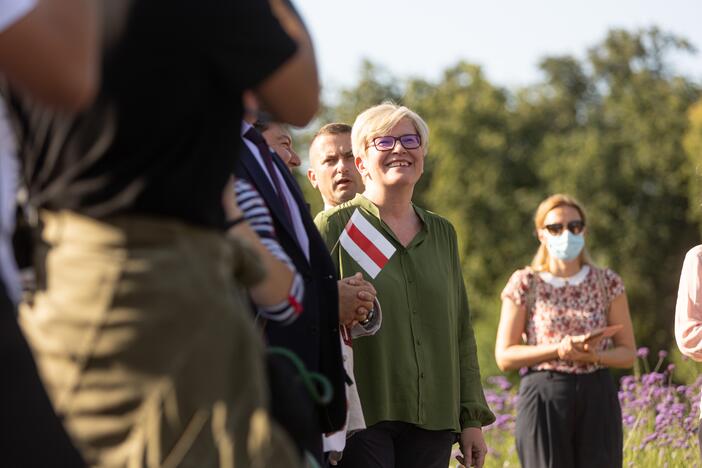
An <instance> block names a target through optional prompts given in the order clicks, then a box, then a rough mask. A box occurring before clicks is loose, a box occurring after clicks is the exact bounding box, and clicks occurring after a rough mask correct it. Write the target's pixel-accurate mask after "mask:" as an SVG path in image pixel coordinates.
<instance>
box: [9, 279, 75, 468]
mask: <svg viewBox="0 0 702 468" xmlns="http://www.w3.org/2000/svg"><path fill="white" fill-rule="evenodd" d="M0 369H2V370H1V372H2V375H0V459H1V460H2V461H0V465H2V466H22V467H49V466H50V467H66V468H69V467H70V468H73V467H80V466H84V463H83V461H82V459H81V457H80V455H79V454H78V451H77V450H76V449H75V448H74V447H73V445H72V444H71V441H70V440H69V438H68V435H67V434H66V431H65V430H64V429H63V426H62V425H61V422H60V421H59V419H58V417H56V414H55V413H54V410H53V408H52V406H51V403H50V402H49V397H48V396H47V394H46V392H45V391H44V387H43V386H42V384H41V381H40V380H39V375H38V373H37V369H36V366H35V365H34V359H33V358H32V355H31V353H30V351H29V346H28V345H27V342H26V341H25V339H24V335H22V332H21V331H20V328H19V325H18V324H17V318H16V316H15V307H14V305H13V304H12V302H11V301H10V298H9V297H8V296H7V294H6V290H5V287H4V285H3V283H2V281H0Z"/></svg>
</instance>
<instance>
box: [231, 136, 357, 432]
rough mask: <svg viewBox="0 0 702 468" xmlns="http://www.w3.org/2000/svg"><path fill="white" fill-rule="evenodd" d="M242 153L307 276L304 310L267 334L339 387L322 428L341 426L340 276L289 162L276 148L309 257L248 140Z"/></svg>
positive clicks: (243, 166) (245, 169)
mask: <svg viewBox="0 0 702 468" xmlns="http://www.w3.org/2000/svg"><path fill="white" fill-rule="evenodd" d="M242 147H243V148H242V150H241V154H240V156H239V158H237V162H236V166H235V169H234V174H235V175H236V177H238V178H241V179H246V180H247V181H249V182H250V183H251V184H252V185H253V186H255V187H256V189H257V190H258V192H259V193H260V194H261V197H262V198H263V199H264V200H265V202H266V204H267V205H268V208H269V209H270V211H271V215H272V217H273V222H274V225H275V229H276V234H277V236H278V241H279V242H280V245H281V246H282V247H283V249H284V250H285V252H286V253H287V254H288V256H289V257H290V258H291V259H292V261H293V263H294V264H295V267H296V268H297V271H298V272H299V273H300V275H302V277H303V279H304V281H305V296H304V300H303V304H302V305H303V309H304V310H303V312H302V314H301V315H300V317H299V318H298V319H297V320H296V321H295V322H294V323H292V324H291V325H278V324H276V323H273V322H271V321H269V322H268V323H267V324H266V329H265V333H266V336H267V338H268V344H269V345H271V346H282V347H285V348H288V349H290V350H292V351H294V352H295V353H296V354H297V355H298V356H299V357H300V358H301V359H302V361H303V362H304V363H305V365H306V366H307V368H308V369H310V370H312V371H315V372H320V373H321V374H323V375H324V376H326V377H327V378H328V379H329V380H330V382H331V384H332V388H333V390H334V397H333V399H332V402H331V403H330V404H329V405H327V406H326V407H325V408H322V409H321V411H320V415H319V416H320V424H321V429H322V431H323V432H331V431H335V430H339V429H341V428H342V427H343V425H344V422H345V420H346V390H345V387H344V384H345V381H344V376H345V374H344V368H343V361H342V357H341V346H340V341H339V302H338V301H339V299H338V290H337V284H336V280H337V276H336V270H335V268H334V265H333V263H332V261H331V258H330V257H329V252H328V251H327V248H326V246H325V244H324V241H323V240H322V238H321V236H320V235H319V232H318V231H317V228H316V226H315V225H314V222H313V220H312V216H311V215H310V212H309V209H308V208H307V204H306V202H305V200H304V198H303V196H302V191H301V190H300V187H299V186H298V185H297V182H296V181H295V179H294V178H293V176H292V174H290V171H289V170H288V168H287V167H286V166H285V163H284V162H283V161H282V160H281V159H280V158H279V157H278V156H277V155H276V154H275V153H274V154H273V162H274V164H275V165H276V166H277V167H278V170H279V171H280V173H281V174H282V176H283V178H284V179H285V182H286V184H287V186H288V189H289V190H290V192H291V193H292V195H293V197H294V198H295V202H296V203H297V207H298V208H299V210H300V214H301V215H302V222H303V224H304V226H305V230H306V231H307V235H308V237H309V243H310V245H309V254H310V259H309V261H307V258H305V254H304V252H303V251H302V249H301V247H300V245H299V243H298V241H297V237H296V236H295V231H294V230H293V227H292V226H291V225H290V223H289V222H288V220H287V217H286V216H285V214H284V208H283V206H282V203H281V202H280V200H279V199H278V196H277V194H276V193H275V190H274V188H273V186H272V185H271V183H270V181H269V180H268V178H267V177H266V174H265V173H264V172H263V169H262V168H261V166H260V165H259V164H258V162H257V161H256V159H255V157H254V155H253V154H251V152H250V151H249V149H248V147H246V145H244V144H242Z"/></svg>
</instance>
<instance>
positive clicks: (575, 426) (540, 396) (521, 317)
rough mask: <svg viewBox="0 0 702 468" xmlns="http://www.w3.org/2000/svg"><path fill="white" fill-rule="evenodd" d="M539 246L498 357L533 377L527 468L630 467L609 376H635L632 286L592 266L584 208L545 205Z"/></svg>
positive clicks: (525, 432)
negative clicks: (628, 289)
mask: <svg viewBox="0 0 702 468" xmlns="http://www.w3.org/2000/svg"><path fill="white" fill-rule="evenodd" d="M534 225H535V228H536V234H537V237H538V239H539V242H540V243H541V245H540V246H539V249H538V251H537V252H536V255H535V256H534V259H533V260H532V263H531V265H530V266H527V267H526V268H523V269H521V270H517V271H516V272H515V273H514V274H513V275H512V277H511V278H510V280H509V282H508V283H507V286H506V287H505V289H504V290H503V292H502V296H501V297H502V313H501V317H500V325H499V328H498V331H497V342H496V344H495V358H496V360H497V364H498V366H499V367H500V369H502V370H503V371H505V370H509V369H518V368H526V369H527V372H526V374H525V375H524V376H523V377H522V381H521V385H520V389H519V404H518V413H517V423H516V431H515V432H516V443H517V444H516V445H517V453H518V454H519V460H520V462H521V464H522V466H523V467H524V468H532V467H538V468H544V467H559V468H569V467H583V466H602V467H610V468H611V467H621V465H622V420H621V408H620V406H619V400H618V398H617V389H616V387H615V385H614V382H613V380H612V377H611V375H610V373H609V371H608V370H607V368H608V367H620V368H627V367H631V366H632V364H633V363H634V360H635V358H636V351H635V349H636V347H635V343H634V333H633V329H632V326H631V318H630V316H629V306H628V304H627V299H626V293H625V291H624V284H623V282H622V279H621V278H620V277H619V275H617V274H616V273H615V272H613V271H612V270H610V269H608V268H598V267H596V266H595V265H593V264H592V262H591V260H590V258H589V255H588V254H587V251H586V249H585V239H586V235H587V227H586V220H585V212H584V210H583V208H582V207H581V205H580V204H579V203H578V202H577V201H575V200H574V199H573V198H571V197H569V196H566V195H561V194H557V195H552V196H550V197H548V198H547V199H546V200H544V201H543V202H541V204H540V205H539V207H538V209H537V210H536V214H535V216H534Z"/></svg>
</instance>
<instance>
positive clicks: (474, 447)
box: [456, 427, 487, 468]
mask: <svg viewBox="0 0 702 468" xmlns="http://www.w3.org/2000/svg"><path fill="white" fill-rule="evenodd" d="M458 445H459V447H460V448H461V453H462V454H463V456H461V455H457V456H456V460H457V461H458V463H460V464H461V466H462V467H469V466H475V467H476V468H482V466H483V463H485V455H487V445H486V444H485V439H484V438H483V431H482V429H480V428H479V427H466V428H465V429H463V430H462V431H461V438H460V439H459V441H458Z"/></svg>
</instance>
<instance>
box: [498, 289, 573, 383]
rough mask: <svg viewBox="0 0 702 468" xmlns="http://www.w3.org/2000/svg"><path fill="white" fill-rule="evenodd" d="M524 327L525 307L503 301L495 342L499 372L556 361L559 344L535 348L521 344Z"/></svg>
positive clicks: (507, 300) (508, 300) (509, 301)
mask: <svg viewBox="0 0 702 468" xmlns="http://www.w3.org/2000/svg"><path fill="white" fill-rule="evenodd" d="M525 327H526V307H525V306H524V305H523V304H522V305H517V304H515V303H514V302H513V301H512V300H510V299H504V300H503V301H502V312H501V314H500V324H499V326H498V328H497V340H496V342H495V360H496V361H497V366H498V367H499V368H500V370H502V371H507V370H512V369H519V368H520V367H525V366H533V365H535V364H538V363H540V362H544V361H552V360H554V359H558V348H559V346H560V343H553V344H545V345H536V346H531V345H525V344H522V333H523V332H524V330H525Z"/></svg>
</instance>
